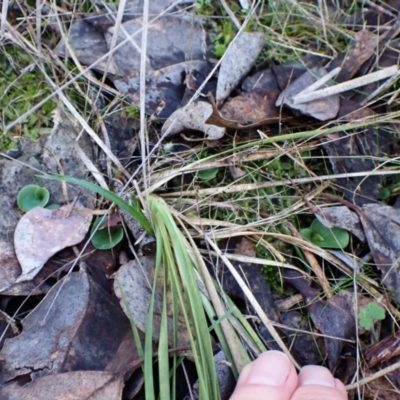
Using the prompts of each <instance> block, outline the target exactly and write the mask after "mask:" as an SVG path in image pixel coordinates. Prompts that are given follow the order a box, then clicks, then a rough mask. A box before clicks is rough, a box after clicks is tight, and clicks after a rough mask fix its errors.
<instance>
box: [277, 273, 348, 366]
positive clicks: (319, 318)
mask: <svg viewBox="0 0 400 400" xmlns="http://www.w3.org/2000/svg"><path fill="white" fill-rule="evenodd" d="M284 276H285V281H286V282H287V284H289V285H290V286H292V287H294V288H295V289H296V290H298V292H299V293H300V294H301V295H302V296H303V299H304V302H305V303H306V307H307V309H308V311H309V313H310V317H311V320H312V321H313V323H314V325H315V327H316V328H317V329H318V330H319V331H320V332H321V333H323V334H324V335H326V336H327V337H324V342H325V351H326V353H327V354H326V356H327V358H328V365H329V368H330V369H331V370H332V371H333V370H334V369H335V368H336V365H337V363H338V361H339V358H340V352H341V350H342V347H343V344H344V342H343V341H342V340H340V339H351V338H352V337H354V335H355V328H356V326H355V316H354V313H353V296H352V294H351V293H349V292H346V291H342V292H341V293H340V294H338V295H336V296H334V297H332V298H331V299H329V300H327V301H323V300H319V299H318V296H319V294H320V291H319V290H317V289H314V288H312V287H311V286H310V285H309V284H308V282H307V281H306V279H305V278H304V277H303V275H302V274H301V273H300V272H298V271H295V270H291V269H286V270H285V273H284ZM333 338H335V339H333Z"/></svg>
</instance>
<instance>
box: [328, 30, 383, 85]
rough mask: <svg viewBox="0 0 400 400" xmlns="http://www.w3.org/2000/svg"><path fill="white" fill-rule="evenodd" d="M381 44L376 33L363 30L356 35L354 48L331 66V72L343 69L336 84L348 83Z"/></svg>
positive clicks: (339, 57) (341, 55)
mask: <svg viewBox="0 0 400 400" xmlns="http://www.w3.org/2000/svg"><path fill="white" fill-rule="evenodd" d="M378 44H379V38H378V36H376V35H375V34H374V33H372V32H370V31H367V30H361V31H358V32H356V33H355V34H354V44H353V46H352V48H351V49H350V50H349V51H348V52H346V53H343V54H340V55H339V56H338V57H337V58H335V59H334V60H333V61H332V62H331V63H330V65H329V70H330V71H331V70H333V69H334V68H336V67H341V70H340V72H339V74H338V75H337V77H336V79H335V80H336V82H338V83H340V82H346V81H348V80H350V79H352V78H353V77H354V75H355V74H356V73H357V72H358V70H359V69H360V67H361V66H362V65H363V64H364V63H365V62H366V61H367V60H368V59H369V58H371V57H372V56H373V55H374V54H375V48H376V46H377V45H378Z"/></svg>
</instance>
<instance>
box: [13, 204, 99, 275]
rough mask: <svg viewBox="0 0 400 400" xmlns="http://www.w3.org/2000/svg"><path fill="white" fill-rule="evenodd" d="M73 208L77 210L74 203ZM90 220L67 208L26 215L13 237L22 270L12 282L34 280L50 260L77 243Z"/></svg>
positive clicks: (84, 233)
mask: <svg viewBox="0 0 400 400" xmlns="http://www.w3.org/2000/svg"><path fill="white" fill-rule="evenodd" d="M76 205H77V206H78V207H81V206H80V204H79V203H78V202H77V204H76ZM91 220H92V216H91V215H90V214H82V213H79V212H77V211H71V205H66V206H64V207H61V208H59V209H58V210H49V209H46V208H42V207H35V208H33V209H32V210H30V211H28V212H27V213H26V214H25V215H24V216H23V217H22V218H21V219H20V221H19V222H18V225H17V227H16V229H15V233H14V246H15V253H16V255H17V257H18V261H19V263H20V264H21V268H22V275H21V276H20V277H19V278H18V279H17V281H16V282H17V283H18V282H23V281H27V280H30V279H32V278H34V277H35V276H36V275H37V274H38V273H39V272H40V270H41V269H42V267H43V266H44V264H45V263H46V262H47V260H48V259H49V258H50V257H52V256H53V255H54V254H56V253H58V252H59V251H60V250H62V249H65V248H66V247H70V246H74V245H76V244H78V243H79V242H81V241H82V240H83V239H84V238H85V236H86V233H87V232H88V231H89V228H90V223H91Z"/></svg>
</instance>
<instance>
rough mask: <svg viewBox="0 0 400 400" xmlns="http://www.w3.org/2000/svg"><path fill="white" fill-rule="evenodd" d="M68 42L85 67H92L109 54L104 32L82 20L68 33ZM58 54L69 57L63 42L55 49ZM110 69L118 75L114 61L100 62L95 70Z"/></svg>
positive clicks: (110, 71) (105, 59)
mask: <svg viewBox="0 0 400 400" xmlns="http://www.w3.org/2000/svg"><path fill="white" fill-rule="evenodd" d="M68 42H69V43H70V45H71V48H72V51H73V52H74V53H75V56H76V57H77V59H78V60H79V62H80V63H81V64H83V65H92V64H93V63H94V62H96V61H97V60H99V59H100V58H101V57H102V56H104V55H105V54H106V53H107V52H108V46H107V42H106V39H105V37H104V35H103V33H102V32H100V31H99V30H98V29H96V27H94V26H93V24H90V23H89V22H88V21H85V20H80V21H77V22H75V23H74V24H73V25H72V26H71V28H70V30H69V33H68ZM55 52H56V54H58V55H59V56H61V57H68V56H69V51H68V48H67V46H66V45H65V41H64V40H62V41H61V42H60V43H59V44H58V46H57V47H56V49H55ZM106 68H108V69H107V70H108V72H109V73H110V74H116V73H117V67H116V66H115V65H114V62H113V60H110V61H109V60H108V59H107V58H104V60H102V61H100V62H98V63H97V64H96V65H95V67H94V69H95V70H100V71H104V70H105V69H106Z"/></svg>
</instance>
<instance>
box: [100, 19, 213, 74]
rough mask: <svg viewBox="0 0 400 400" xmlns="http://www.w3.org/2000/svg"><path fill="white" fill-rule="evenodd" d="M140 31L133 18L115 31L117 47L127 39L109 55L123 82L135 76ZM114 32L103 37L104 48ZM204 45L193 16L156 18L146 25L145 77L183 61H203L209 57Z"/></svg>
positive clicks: (200, 27) (137, 64)
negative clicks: (116, 33)
mask: <svg viewBox="0 0 400 400" xmlns="http://www.w3.org/2000/svg"><path fill="white" fill-rule="evenodd" d="M142 28H143V20H142V18H136V19H133V20H130V21H127V22H125V23H123V24H122V25H121V27H120V29H119V30H118V40H117V45H118V44H119V43H121V42H122V41H123V40H124V39H125V38H126V37H127V36H126V35H129V37H130V38H131V39H130V40H129V41H127V42H126V43H125V44H123V45H122V46H121V47H119V48H118V49H116V50H115V51H114V52H113V54H112V60H113V61H114V64H115V66H116V67H117V70H118V74H119V75H121V76H122V77H124V78H135V77H137V76H139V72H140V55H141V51H140V48H141V42H142V33H141V29H142ZM114 29H115V28H110V29H109V32H108V33H107V34H106V40H107V43H108V45H110V43H111V40H112V36H113V30H114ZM206 42H207V37H206V33H205V32H204V30H203V28H202V24H201V20H200V19H199V18H197V17H195V16H194V15H193V14H189V13H186V12H179V13H176V14H166V15H163V16H160V17H159V18H158V19H157V20H156V21H153V22H151V23H149V25H148V31H147V48H146V56H147V57H146V71H147V73H151V72H154V71H157V70H159V69H161V68H165V67H168V66H171V65H174V64H179V63H183V62H185V61H186V60H191V61H204V60H205V59H207V57H208V56H209V54H208V53H209V50H207V43H206Z"/></svg>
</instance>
